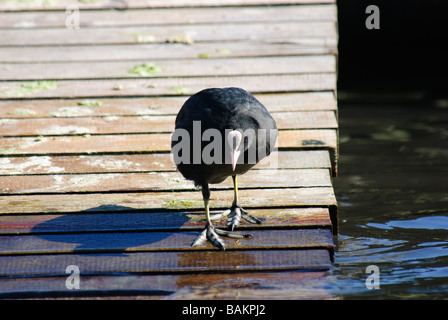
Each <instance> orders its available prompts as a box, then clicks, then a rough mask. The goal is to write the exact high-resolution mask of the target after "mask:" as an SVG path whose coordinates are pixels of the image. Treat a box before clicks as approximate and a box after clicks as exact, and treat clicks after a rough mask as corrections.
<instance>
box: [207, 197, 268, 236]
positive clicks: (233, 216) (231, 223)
mask: <svg viewBox="0 0 448 320" xmlns="http://www.w3.org/2000/svg"><path fill="white" fill-rule="evenodd" d="M226 216H229V217H228V218H227V226H228V227H229V228H230V229H231V230H232V231H233V229H234V228H235V227H237V226H239V224H240V221H241V218H244V220H246V221H247V222H250V223H254V224H260V223H261V220H260V219H258V218H255V217H254V216H252V215H251V214H249V212H247V211H246V210H244V209H243V208H242V207H241V206H240V205H238V204H235V203H234V204H233V205H232V207H231V208H230V209H227V210H226V211H224V212H223V213H220V214H214V215H212V216H211V220H213V221H215V220H220V219H222V218H224V217H226Z"/></svg>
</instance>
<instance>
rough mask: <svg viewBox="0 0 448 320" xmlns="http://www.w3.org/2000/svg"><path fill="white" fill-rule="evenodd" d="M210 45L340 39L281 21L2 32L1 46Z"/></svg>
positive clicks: (317, 27)
mask: <svg viewBox="0 0 448 320" xmlns="http://www.w3.org/2000/svg"><path fill="white" fill-rule="evenodd" d="M173 38H175V39H178V40H174V42H186V43H189V44H191V42H210V41H214V42H216V41H270V42H274V43H275V42H277V43H279V42H282V41H291V39H298V40H299V41H300V39H305V40H306V39H309V38H319V39H320V41H322V42H325V41H326V40H327V39H328V40H329V41H331V40H330V39H335V38H336V26H335V23H334V22H325V21H324V22H279V23H275V22H273V23H261V22H259V23H258V22H255V23H251V24H250V25H249V26H248V25H247V24H246V23H232V24H224V23H223V24H209V25H181V26H177V25H176V26H170V25H168V26H163V27H160V26H144V27H140V26H138V27H137V26H135V27H134V26H131V27H110V28H109V27H98V28H81V29H78V30H72V29H67V28H57V29H55V28H48V29H30V30H27V29H1V30H0V46H24V45H27V46H37V45H58V46H60V45H81V44H95V45H99V44H125V43H128V44H133V43H140V42H151V43H165V42H171V40H170V39H173Z"/></svg>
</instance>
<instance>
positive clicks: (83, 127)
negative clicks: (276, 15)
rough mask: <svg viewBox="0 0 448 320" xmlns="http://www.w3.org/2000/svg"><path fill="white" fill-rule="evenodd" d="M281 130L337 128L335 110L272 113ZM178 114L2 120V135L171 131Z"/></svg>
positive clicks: (0, 123)
mask: <svg viewBox="0 0 448 320" xmlns="http://www.w3.org/2000/svg"><path fill="white" fill-rule="evenodd" d="M272 116H273V117H274V119H275V120H276V122H277V127H278V128H279V130H284V129H328V128H332V129H336V128H337V127H338V123H337V120H336V116H335V113H334V112H333V111H303V112H282V113H272ZM175 119H176V116H174V115H172V116H159V115H141V116H127V117H120V116H104V117H86V118H48V119H10V120H8V119H2V120H0V130H1V131H0V132H2V136H4V137H8V136H47V135H51V136H55V135H79V134H87V133H88V134H120V133H124V134H129V133H159V132H160V133H171V132H173V130H174V123H175Z"/></svg>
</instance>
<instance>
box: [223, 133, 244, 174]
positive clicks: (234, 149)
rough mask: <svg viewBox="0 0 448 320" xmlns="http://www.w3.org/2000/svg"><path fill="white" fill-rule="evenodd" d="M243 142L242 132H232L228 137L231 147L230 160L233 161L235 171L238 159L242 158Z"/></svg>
mask: <svg viewBox="0 0 448 320" xmlns="http://www.w3.org/2000/svg"><path fill="white" fill-rule="evenodd" d="M242 140H243V135H242V134H241V132H239V131H236V130H233V131H230V132H229V133H228V135H227V141H228V142H229V145H230V158H231V159H232V170H233V171H235V168H236V163H237V161H238V158H239V156H240V153H241V152H240V150H239V148H240V144H241V141H242Z"/></svg>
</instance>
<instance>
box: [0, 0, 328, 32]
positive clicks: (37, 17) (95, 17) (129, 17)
mask: <svg viewBox="0 0 448 320" xmlns="http://www.w3.org/2000/svg"><path fill="white" fill-rule="evenodd" d="M132 2H133V1H132ZM77 4H78V5H79V4H80V3H79V2H78V3H77ZM66 17H68V14H67V15H66ZM315 20H319V21H335V20H336V6H335V5H327V6H322V5H303V6H272V7H264V8H259V7H243V6H241V7H204V8H201V10H198V9H197V8H179V9H177V10H172V9H166V8H162V9H158V10H152V9H139V10H132V9H129V10H95V11H88V10H83V12H82V19H80V27H81V28H84V27H101V26H130V25H162V24H164V25H165V24H204V23H206V24H210V23H223V22H224V23H236V22H273V21H277V22H278V21H315ZM11 27H14V28H61V27H62V28H65V27H66V24H65V19H61V13H60V12H58V11H34V12H29V11H28V12H8V13H0V28H11Z"/></svg>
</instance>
